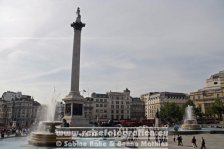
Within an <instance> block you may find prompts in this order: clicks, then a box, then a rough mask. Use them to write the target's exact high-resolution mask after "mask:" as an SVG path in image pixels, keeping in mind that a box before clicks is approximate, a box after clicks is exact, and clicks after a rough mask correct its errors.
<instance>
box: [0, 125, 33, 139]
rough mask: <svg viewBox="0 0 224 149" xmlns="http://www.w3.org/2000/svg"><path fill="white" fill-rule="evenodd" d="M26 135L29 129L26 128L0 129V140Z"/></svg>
mask: <svg viewBox="0 0 224 149" xmlns="http://www.w3.org/2000/svg"><path fill="white" fill-rule="evenodd" d="M28 133H29V129H26V128H0V134H1V135H0V138H1V139H3V138H5V137H10V136H27V135H28Z"/></svg>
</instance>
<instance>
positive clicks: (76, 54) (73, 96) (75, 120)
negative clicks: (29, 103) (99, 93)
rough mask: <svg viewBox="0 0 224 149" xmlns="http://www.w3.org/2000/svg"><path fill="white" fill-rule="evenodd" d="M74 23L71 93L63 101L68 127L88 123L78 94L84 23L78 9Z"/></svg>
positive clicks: (82, 99)
mask: <svg viewBox="0 0 224 149" xmlns="http://www.w3.org/2000/svg"><path fill="white" fill-rule="evenodd" d="M76 14H77V18H76V21H75V22H73V23H72V24H71V27H73V28H74V41H73V56H72V73H71V91H70V93H69V94H68V95H67V96H66V97H65V98H64V99H63V101H64V102H65V116H64V119H66V120H67V122H68V123H70V126H76V127H79V126H88V124H89V122H88V121H87V120H86V118H85V116H84V103H85V98H83V96H81V95H80V93H79V74H80V72H79V71H80V43H81V30H82V27H85V23H82V22H81V15H80V9H79V8H78V9H77V12H76Z"/></svg>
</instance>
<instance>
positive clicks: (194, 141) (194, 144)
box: [191, 136, 197, 148]
mask: <svg viewBox="0 0 224 149" xmlns="http://www.w3.org/2000/svg"><path fill="white" fill-rule="evenodd" d="M196 142H197V140H196V138H195V136H193V138H192V140H191V143H192V146H193V147H194V148H197V143H196Z"/></svg>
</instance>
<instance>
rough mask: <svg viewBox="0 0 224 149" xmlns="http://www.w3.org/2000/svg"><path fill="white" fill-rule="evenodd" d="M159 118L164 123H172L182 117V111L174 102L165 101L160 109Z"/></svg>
mask: <svg viewBox="0 0 224 149" xmlns="http://www.w3.org/2000/svg"><path fill="white" fill-rule="evenodd" d="M159 118H160V120H161V121H162V123H164V124H165V123H169V124H173V123H177V122H179V121H181V120H182V119H183V112H182V110H181V107H180V106H178V105H177V104H176V103H173V102H172V103H170V102H166V103H164V104H163V106H162V107H161V109H160V112H159Z"/></svg>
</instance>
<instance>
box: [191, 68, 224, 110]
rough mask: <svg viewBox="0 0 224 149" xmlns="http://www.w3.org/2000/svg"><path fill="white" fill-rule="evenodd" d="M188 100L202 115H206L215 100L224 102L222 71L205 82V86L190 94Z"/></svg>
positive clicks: (223, 74)
mask: <svg viewBox="0 0 224 149" xmlns="http://www.w3.org/2000/svg"><path fill="white" fill-rule="evenodd" d="M190 99H191V100H192V101H193V102H194V104H195V105H196V106H197V107H200V108H201V111H202V112H203V113H207V112H208V109H209V107H210V106H211V104H212V103H213V102H214V101H215V99H221V100H222V101H223V102H224V71H220V72H219V73H217V74H214V75H211V76H210V77H209V78H208V79H207V80H206V86H205V87H204V88H202V89H199V90H198V91H196V92H191V93H190Z"/></svg>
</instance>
